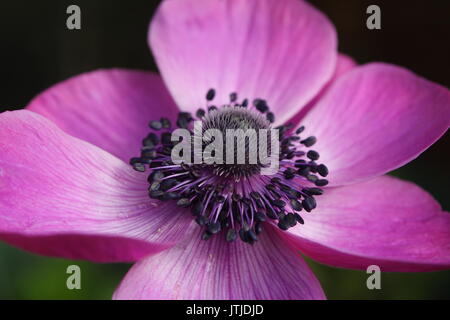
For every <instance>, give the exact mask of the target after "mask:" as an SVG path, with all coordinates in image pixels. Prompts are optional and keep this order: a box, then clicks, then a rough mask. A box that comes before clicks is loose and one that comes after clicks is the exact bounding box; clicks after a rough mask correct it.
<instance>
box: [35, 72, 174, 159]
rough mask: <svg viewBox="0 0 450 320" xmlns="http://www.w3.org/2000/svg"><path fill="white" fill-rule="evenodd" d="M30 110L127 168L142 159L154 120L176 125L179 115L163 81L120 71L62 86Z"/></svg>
mask: <svg viewBox="0 0 450 320" xmlns="http://www.w3.org/2000/svg"><path fill="white" fill-rule="evenodd" d="M28 109H29V110H32V111H34V112H37V113H40V114H42V115H44V116H45V117H46V118H48V119H50V120H52V121H53V122H55V123H56V124H57V125H58V126H59V127H60V128H61V129H63V130H64V131H65V132H67V133H69V134H70V135H73V136H75V137H77V138H80V139H82V140H85V141H88V142H90V143H92V144H94V145H96V146H98V147H100V148H102V149H104V150H106V151H108V152H110V153H112V154H113V155H115V156H116V157H119V158H120V159H122V160H124V161H126V162H128V160H129V159H130V158H131V157H133V156H135V155H137V154H138V153H139V150H140V147H141V142H142V139H143V138H144V137H145V135H147V134H148V130H149V128H148V123H149V122H150V120H159V119H160V118H161V117H167V118H170V119H172V120H173V119H174V118H175V117H176V114H177V112H178V109H177V107H176V106H175V103H174V102H173V100H172V98H171V96H170V94H169V93H168V91H167V89H166V87H165V85H164V83H163V82H162V80H161V78H160V77H159V76H158V75H156V74H152V73H147V72H142V71H133V70H120V69H117V70H99V71H94V72H89V73H86V74H82V75H79V76H76V77H73V78H71V79H69V80H66V81H64V82H61V83H59V84H57V85H55V86H53V87H51V88H50V89H48V90H46V91H44V92H43V93H41V94H40V95H39V96H37V97H36V98H35V99H34V100H33V101H32V102H31V103H30V105H29V106H28Z"/></svg>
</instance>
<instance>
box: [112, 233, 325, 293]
mask: <svg viewBox="0 0 450 320" xmlns="http://www.w3.org/2000/svg"><path fill="white" fill-rule="evenodd" d="M193 228H195V230H196V231H194V232H193V234H192V235H191V236H190V240H189V241H188V242H183V243H180V244H179V245H177V246H175V247H173V248H171V249H169V250H166V251H163V252H161V253H159V254H157V255H154V256H152V257H149V258H146V259H144V260H142V261H140V262H138V263H137V264H135V265H134V266H133V267H132V268H131V270H130V271H129V272H128V274H127V275H126V276H125V278H124V279H123V281H122V283H121V284H120V286H119V288H118V289H117V290H116V292H115V294H114V298H115V299H202V300H203V299H215V300H230V299H231V300H233V299H323V298H325V296H324V294H323V291H322V289H321V287H320V284H319V282H318V281H317V279H316V278H315V276H314V274H313V273H312V272H311V270H310V269H309V268H308V266H307V265H306V263H305V261H304V260H303V258H302V257H301V256H300V255H299V254H298V253H297V252H295V251H294V250H292V248H291V247H290V246H289V244H287V243H284V242H283V241H281V238H280V237H279V235H278V232H276V231H274V230H273V229H272V228H271V227H269V226H268V227H267V228H266V230H264V232H263V234H261V235H260V237H259V240H258V242H257V243H255V244H254V245H253V246H250V245H249V244H246V243H244V242H242V241H236V242H235V243H231V244H230V243H227V242H225V240H224V239H223V237H222V236H213V237H212V238H211V239H209V240H207V241H205V240H201V239H200V233H199V232H198V226H196V225H194V226H193Z"/></svg>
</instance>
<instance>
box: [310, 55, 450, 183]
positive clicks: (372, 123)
mask: <svg viewBox="0 0 450 320" xmlns="http://www.w3.org/2000/svg"><path fill="white" fill-rule="evenodd" d="M302 124H304V125H305V126H306V131H305V136H308V135H314V136H316V137H317V139H318V141H317V143H316V145H314V149H315V150H317V151H318V152H319V153H320V162H323V163H325V164H326V165H327V166H328V168H329V169H330V175H329V177H328V178H329V180H330V185H343V184H349V183H354V182H358V181H363V180H366V179H368V178H371V177H374V176H377V175H381V174H384V173H386V172H388V171H390V170H393V169H395V168H398V167H400V166H402V165H404V164H405V163H407V162H409V161H411V160H412V159H414V158H415V157H417V156H418V155H419V154H420V153H421V152H423V151H424V150H425V149H427V148H428V147H429V146H430V145H431V144H433V143H434V142H435V141H436V140H437V139H439V137H441V136H442V135H443V134H444V133H445V131H446V130H447V129H448V127H449V124H450V92H449V91H448V90H447V89H446V88H443V87H441V86H439V85H437V84H434V83H432V82H429V81H427V80H425V79H423V78H420V77H418V76H416V75H414V74H413V73H411V72H410V71H408V70H405V69H403V68H400V67H396V66H393V65H388V64H381V63H372V64H368V65H365V66H361V67H357V68H355V69H354V70H353V71H350V72H348V73H347V74H345V75H344V76H342V77H340V78H339V79H338V80H337V81H336V82H335V83H334V84H333V85H332V87H331V88H330V89H329V91H328V92H327V94H326V95H325V96H324V97H323V99H321V101H320V102H319V103H318V104H317V106H315V107H314V108H313V109H312V110H311V111H310V112H309V113H308V114H307V115H306V117H305V118H304V119H303V120H302Z"/></svg>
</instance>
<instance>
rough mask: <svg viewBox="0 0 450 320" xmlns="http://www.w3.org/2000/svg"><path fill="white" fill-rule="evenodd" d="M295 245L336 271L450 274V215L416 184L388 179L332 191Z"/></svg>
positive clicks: (300, 229)
mask: <svg viewBox="0 0 450 320" xmlns="http://www.w3.org/2000/svg"><path fill="white" fill-rule="evenodd" d="M303 217H304V220H305V224H304V225H301V226H297V227H294V228H292V229H290V231H289V234H290V235H291V241H293V243H296V245H297V247H298V248H299V249H300V250H301V251H302V252H303V253H305V254H306V255H308V256H310V257H311V258H313V259H315V260H317V261H319V262H322V263H325V264H329V265H332V266H337V267H344V268H356V269H366V268H367V267H368V266H369V265H372V264H376V265H379V266H380V267H381V269H382V270H383V271H404V272H409V271H430V270H439V269H448V268H450V214H449V213H447V212H443V211H442V209H441V207H440V206H439V204H438V203H437V202H436V201H435V200H434V199H433V198H432V197H431V196H430V195H429V194H428V193H426V192H425V191H423V190H422V189H420V188H419V187H418V186H416V185H414V184H413V183H410V182H405V181H402V180H399V179H397V178H393V177H389V176H382V177H378V178H375V179H373V180H370V181H368V182H364V183H360V184H355V185H351V186H345V187H336V188H329V189H327V190H326V192H325V194H324V195H322V196H320V199H318V207H317V209H316V210H314V212H313V213H310V214H304V215H303Z"/></svg>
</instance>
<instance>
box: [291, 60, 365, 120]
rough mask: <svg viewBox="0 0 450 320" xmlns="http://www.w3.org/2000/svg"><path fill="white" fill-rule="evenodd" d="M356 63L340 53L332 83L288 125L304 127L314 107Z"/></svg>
mask: <svg viewBox="0 0 450 320" xmlns="http://www.w3.org/2000/svg"><path fill="white" fill-rule="evenodd" d="M356 65H357V64H356V62H355V61H354V60H353V59H352V58H350V57H349V56H346V55H345V54H342V53H340V54H339V55H338V59H337V62H336V68H335V70H334V74H333V77H332V78H331V80H330V81H328V83H327V84H326V85H325V86H324V87H323V88H322V90H320V92H319V93H318V94H317V95H316V96H315V97H314V99H312V100H311V101H310V102H308V104H307V105H306V106H304V107H303V108H302V109H301V110H300V111H299V112H298V113H297V114H296V115H295V116H294V117H292V118H291V119H290V120H289V121H288V123H292V124H293V125H297V124H298V125H303V122H302V119H303V118H304V117H305V115H306V114H307V113H308V112H309V111H310V110H311V109H312V108H314V106H315V105H316V104H317V103H318V102H319V101H320V99H321V98H322V97H323V96H324V95H325V93H326V92H328V90H329V89H330V86H331V85H332V84H333V83H334V82H335V81H336V80H337V79H339V77H342V76H343V75H344V74H345V73H347V72H348V71H350V70H352V69H353V68H354V67H355V66H356Z"/></svg>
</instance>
